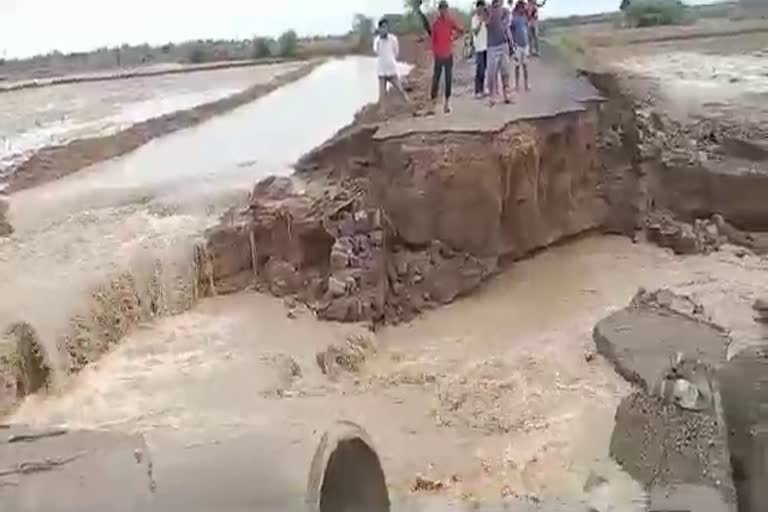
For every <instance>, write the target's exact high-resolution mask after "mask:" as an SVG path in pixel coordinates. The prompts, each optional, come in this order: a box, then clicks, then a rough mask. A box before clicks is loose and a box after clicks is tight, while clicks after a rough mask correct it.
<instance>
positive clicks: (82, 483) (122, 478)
mask: <svg viewBox="0 0 768 512" xmlns="http://www.w3.org/2000/svg"><path fill="white" fill-rule="evenodd" d="M44 433H45V432H43V431H38V430H35V429H31V428H27V427H24V426H19V425H11V426H10V428H9V429H8V434H9V436H17V437H19V436H24V437H26V438H27V439H28V441H25V442H16V443H8V442H2V441H0V461H2V462H0V510H14V511H18V512H43V511H48V510H60V511H62V512H81V511H84V510H115V511H117V512H120V511H124V512H129V511H130V512H134V511H136V510H147V509H148V508H149V506H150V505H151V503H152V495H153V491H154V487H155V483H154V479H153V474H152V459H151V457H150V455H149V452H148V449H147V446H146V443H145V442H144V439H143V438H142V437H141V436H133V435H124V434H116V433H108V432H88V431H69V432H65V433H61V434H60V435H56V436H46V435H42V434H44ZM38 434H40V435H38ZM73 482H77V485H73ZM30 496H34V499H29V497H30Z"/></svg>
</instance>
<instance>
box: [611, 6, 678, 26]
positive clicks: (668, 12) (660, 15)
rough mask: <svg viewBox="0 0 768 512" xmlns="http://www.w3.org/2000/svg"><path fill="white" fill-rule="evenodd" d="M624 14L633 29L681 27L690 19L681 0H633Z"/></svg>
mask: <svg viewBox="0 0 768 512" xmlns="http://www.w3.org/2000/svg"><path fill="white" fill-rule="evenodd" d="M624 14H625V16H626V18H627V22H628V23H629V25H630V26H632V27H655V26H659V25H681V24H683V23H685V22H686V21H688V19H689V17H688V13H687V10H686V7H685V5H684V4H683V2H681V1H680V0H632V1H631V2H629V5H628V6H626V8H625V9H624Z"/></svg>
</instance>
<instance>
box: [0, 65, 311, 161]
mask: <svg viewBox="0 0 768 512" xmlns="http://www.w3.org/2000/svg"><path fill="white" fill-rule="evenodd" d="M300 65H301V63H287V64H275V65H265V66H251V67H245V68H233V69H223V70H215V71H197V72H193V73H181V74H174V75H163V76H152V77H140V78H128V79H122V80H107V81H102V82H86V83H75V84H64V85H57V86H53V87H41V88H33V89H23V90H19V91H13V92H7V93H3V94H2V104H1V105H0V127H2V128H0V176H1V175H2V174H3V171H4V170H7V169H8V168H9V167H10V166H11V165H13V164H14V163H17V162H18V161H19V160H20V159H23V158H24V157H26V156H28V155H29V154H30V153H31V152H33V151H35V150H37V149H39V148H41V147H44V146H50V145H56V144H64V143H66V142H69V141H71V140H76V139H83V138H89V137H97V136H102V135H109V134H111V133H114V132H116V131H119V130H122V129H124V128H127V127H129V126H131V125H133V124H136V123H139V122H142V121H145V120H147V119H150V118H154V117H159V116H162V115H164V114H169V113H172V112H175V111H178V110H185V109H189V108H192V107H195V106H197V105H200V104H203V103H208V102H211V101H215V100H218V99H221V98H224V97H227V96H230V95H232V94H235V93H238V92H240V91H242V90H244V89H246V88H248V87H250V86H253V85H257V84H264V83H268V82H270V81H271V80H273V79H274V78H276V77H277V76H279V75H281V74H284V73H287V72H290V71H292V70H295V69H297V68H298V67H299V66H300Z"/></svg>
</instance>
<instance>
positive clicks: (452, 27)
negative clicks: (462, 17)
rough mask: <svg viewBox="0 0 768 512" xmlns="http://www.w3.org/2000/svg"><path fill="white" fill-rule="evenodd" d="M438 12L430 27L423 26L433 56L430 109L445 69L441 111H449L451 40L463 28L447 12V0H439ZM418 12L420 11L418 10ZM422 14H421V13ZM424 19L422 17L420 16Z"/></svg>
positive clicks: (434, 101) (451, 82) (451, 80)
mask: <svg viewBox="0 0 768 512" xmlns="http://www.w3.org/2000/svg"><path fill="white" fill-rule="evenodd" d="M419 4H420V2H419ZM437 9H438V14H437V18H436V19H435V22H434V23H433V24H432V27H431V28H429V27H428V24H427V23H425V28H428V32H430V35H431V36H432V54H433V56H434V61H435V67H434V71H433V73H432V109H431V111H432V112H434V109H435V103H436V102H437V96H438V93H439V91H440V79H441V77H442V75H443V71H445V104H444V106H443V111H444V112H445V113H449V112H450V111H451V90H452V89H453V40H454V35H456V34H463V33H464V29H463V28H462V27H461V26H460V25H459V24H458V23H456V21H455V20H454V19H453V17H452V16H451V14H450V13H449V12H448V2H447V1H446V0H440V4H438V7H437ZM419 13H421V11H420V10H419ZM422 16H423V14H422ZM422 20H424V18H422Z"/></svg>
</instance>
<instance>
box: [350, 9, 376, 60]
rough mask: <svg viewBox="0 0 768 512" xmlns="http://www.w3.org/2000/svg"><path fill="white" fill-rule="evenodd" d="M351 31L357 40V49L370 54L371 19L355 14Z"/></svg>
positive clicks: (371, 40)
mask: <svg viewBox="0 0 768 512" xmlns="http://www.w3.org/2000/svg"><path fill="white" fill-rule="evenodd" d="M352 31H353V32H354V34H355V38H356V39H357V49H358V50H360V51H363V52H370V51H371V45H372V44H373V18H369V17H368V16H364V15H362V14H355V18H354V20H353V22H352Z"/></svg>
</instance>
